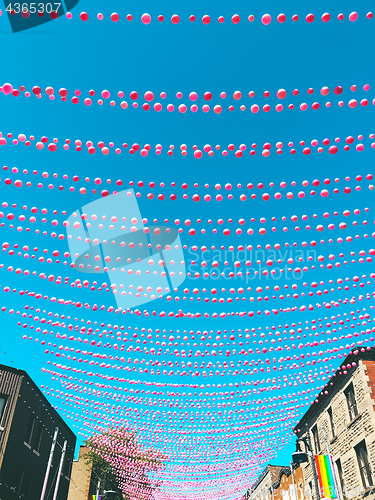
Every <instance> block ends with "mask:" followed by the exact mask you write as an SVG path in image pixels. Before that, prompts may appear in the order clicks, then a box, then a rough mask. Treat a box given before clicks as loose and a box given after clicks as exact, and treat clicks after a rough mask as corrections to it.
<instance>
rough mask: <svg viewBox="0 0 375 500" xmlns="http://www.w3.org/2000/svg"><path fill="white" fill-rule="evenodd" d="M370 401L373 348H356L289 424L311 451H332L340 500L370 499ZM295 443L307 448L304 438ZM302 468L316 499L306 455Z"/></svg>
mask: <svg viewBox="0 0 375 500" xmlns="http://www.w3.org/2000/svg"><path fill="white" fill-rule="evenodd" d="M374 405H375V348H371V349H364V348H356V349H355V350H353V351H352V353H351V354H349V356H347V357H346V359H345V360H344V361H343V363H342V365H341V366H340V368H339V369H338V370H337V371H336V373H335V374H334V376H333V377H332V378H331V379H330V380H329V382H328V383H327V385H326V386H325V387H324V388H323V390H322V391H321V392H320V393H319V395H318V398H317V399H316V400H315V403H314V404H313V405H312V406H310V408H309V410H308V411H307V412H306V413H305V415H304V416H303V417H302V419H301V421H300V422H299V423H298V424H297V426H296V427H295V429H294V432H295V434H296V436H297V437H298V438H302V440H305V441H306V438H310V441H311V447H312V452H313V455H319V454H323V455H325V454H330V455H332V456H333V461H334V469H335V471H334V472H335V478H336V483H337V484H336V489H338V492H339V495H340V498H341V500H346V499H357V498H363V497H366V499H368V500H374V499H375V487H374V481H375V410H374ZM307 444H308V440H307ZM301 448H302V449H303V451H307V449H306V445H305V443H304V441H302V442H301ZM302 469H303V475H304V481H305V485H306V486H308V490H310V491H311V495H312V496H313V498H314V499H316V498H317V493H316V491H315V483H314V477H313V470H312V464H311V459H310V460H309V462H308V463H304V464H302ZM318 498H319V497H318Z"/></svg>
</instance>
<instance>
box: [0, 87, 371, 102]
mask: <svg viewBox="0 0 375 500" xmlns="http://www.w3.org/2000/svg"><path fill="white" fill-rule="evenodd" d="M362 88H363V90H364V91H365V92H367V91H369V90H370V85H369V84H368V83H366V84H364V85H363V86H362ZM357 90H358V87H357V85H351V86H350V91H351V92H356V91H357ZM0 92H3V93H4V95H13V96H14V97H18V96H19V95H20V94H21V93H23V94H24V95H25V97H30V96H32V95H34V96H36V97H37V98H39V99H40V98H42V97H43V95H44V94H45V95H48V97H49V99H50V100H54V99H56V96H55V89H54V88H53V87H51V86H47V87H46V88H45V90H44V92H43V91H42V88H41V87H40V86H39V85H34V86H33V87H32V90H31V91H28V90H26V87H25V86H24V85H20V87H19V88H18V89H17V88H16V87H13V85H12V84H11V83H4V84H3V85H2V86H0ZM343 92H344V87H343V86H341V85H337V86H336V87H334V88H333V93H334V95H336V96H339V95H341V94H342V93H343ZM320 93H321V95H322V96H327V95H328V94H329V93H330V88H329V87H327V86H323V87H321V89H320ZM58 94H59V96H60V98H61V100H62V101H63V102H66V101H67V96H68V94H69V91H68V90H67V89H66V88H60V89H59V91H58ZM81 94H82V91H81V90H79V89H77V90H75V91H74V96H76V97H80V96H81ZM140 94H141V93H140V92H138V91H136V90H132V91H131V92H130V93H129V97H130V99H131V100H132V101H137V100H138V99H139V98H140ZM291 94H292V95H293V96H298V95H299V94H300V91H299V90H298V89H296V88H295V89H293V91H292V92H291ZM307 94H308V95H312V94H314V88H312V87H309V88H308V89H307ZM89 95H90V97H94V96H95V95H96V92H95V90H92V89H91V90H90V91H89ZM100 95H101V97H102V98H103V99H105V100H107V99H109V98H110V97H111V92H110V91H109V90H102V91H101V92H100ZM117 95H118V97H120V98H123V97H124V96H125V93H124V92H123V91H122V90H120V91H118V92H117ZM244 96H246V94H243V93H242V92H241V91H240V90H236V91H234V92H233V99H234V100H236V101H238V100H240V99H241V98H242V97H244ZM248 96H249V97H250V98H253V97H255V92H254V91H253V90H251V91H250V92H249V93H248ZM270 96H271V93H270V92H269V91H268V90H265V91H263V97H265V98H268V97H270ZM275 96H276V97H277V98H278V99H280V100H282V99H285V97H286V96H287V91H286V90H285V89H278V90H277V91H276V92H275ZM166 97H167V93H166V92H161V93H160V98H161V99H165V98H166ZM188 97H189V100H190V101H197V100H198V98H199V94H198V93H197V92H194V91H193V92H190V93H189V96H188ZM220 97H221V99H225V98H226V97H228V94H227V92H220ZM143 98H144V99H145V101H147V102H152V101H153V100H154V99H155V93H154V92H152V91H150V90H147V91H146V92H145V93H144V95H143ZM176 98H177V99H182V98H183V93H182V92H177V93H176ZM212 98H213V93H212V92H210V91H206V92H204V93H203V99H204V100H205V101H211V100H212ZM77 102H78V101H77ZM101 103H103V101H101Z"/></svg>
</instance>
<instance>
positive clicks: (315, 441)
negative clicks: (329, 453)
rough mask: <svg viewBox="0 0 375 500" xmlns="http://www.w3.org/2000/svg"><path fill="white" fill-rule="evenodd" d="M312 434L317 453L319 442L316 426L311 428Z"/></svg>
mask: <svg viewBox="0 0 375 500" xmlns="http://www.w3.org/2000/svg"><path fill="white" fill-rule="evenodd" d="M312 434H313V440H314V448H315V453H316V454H318V453H319V451H320V443H319V433H318V427H317V426H315V427H313V428H312Z"/></svg>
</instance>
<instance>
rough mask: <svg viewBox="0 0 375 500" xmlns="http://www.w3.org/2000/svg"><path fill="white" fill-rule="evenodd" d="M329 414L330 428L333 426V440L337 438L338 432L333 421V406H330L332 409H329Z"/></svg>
mask: <svg viewBox="0 0 375 500" xmlns="http://www.w3.org/2000/svg"><path fill="white" fill-rule="evenodd" d="M327 413H328V418H329V423H330V426H331V434H332V439H334V438H335V437H336V436H337V432H336V427H335V423H334V421H333V410H332V406H330V407H329V408H328V410H327Z"/></svg>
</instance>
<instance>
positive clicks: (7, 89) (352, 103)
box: [0, 83, 375, 114]
mask: <svg viewBox="0 0 375 500" xmlns="http://www.w3.org/2000/svg"><path fill="white" fill-rule="evenodd" d="M350 89H351V91H352V92H355V91H356V90H357V86H356V85H352V86H351V87H350ZM369 89H370V86H369V85H368V84H365V85H364V86H363V90H364V91H368V90H369ZM0 91H2V92H3V93H4V94H5V95H13V96H15V97H18V96H19V95H20V92H24V95H25V96H26V97H30V96H31V95H32V94H34V95H35V96H36V97H37V98H39V99H41V98H42V95H43V94H42V89H41V88H40V87H39V86H34V87H33V89H32V94H31V93H30V92H28V91H26V89H25V87H24V86H20V90H18V89H13V86H12V84H10V83H5V84H4V85H3V86H2V87H0ZM342 92H343V87H341V86H337V87H335V88H334V94H335V95H340V94H342ZM45 93H46V94H47V95H48V96H49V99H51V100H54V99H55V95H54V89H53V88H52V87H47V88H46V90H45ZM307 93H308V94H309V95H311V94H313V93H314V89H313V88H309V89H308V91H307ZM320 93H321V94H322V95H323V96H326V95H328V94H329V88H328V87H322V88H321V90H320ZM74 94H75V95H74V96H73V97H72V99H71V102H72V103H73V104H79V102H80V98H79V96H80V95H81V91H80V90H75V92H74ZM89 94H90V97H87V98H85V99H84V101H83V102H84V104H85V105H86V106H91V105H92V103H93V101H92V99H91V97H92V96H94V95H95V91H94V90H90V91H89ZM292 94H293V96H297V95H299V91H298V89H294V90H293V92H292ZM59 95H60V97H61V100H62V101H67V95H68V91H67V90H66V89H65V88H62V89H60V90H59ZM110 95H111V93H110V92H109V91H108V90H103V91H102V92H101V96H102V98H103V99H109V98H110ZM263 95H264V97H266V98H267V97H269V95H270V93H269V91H264V92H263ZM286 95H287V91H286V90H285V89H279V90H278V91H277V92H276V97H277V98H278V99H279V100H282V99H284V98H285V97H286ZM118 96H119V97H120V98H122V97H124V92H123V91H120V92H118ZM166 96H167V95H166V93H165V92H162V93H161V94H160V97H161V98H162V99H165V98H166ZM254 96H255V92H254V91H250V92H249V97H250V98H253V97H254ZM176 97H177V98H178V99H181V98H182V97H183V95H182V93H181V92H178V93H177V94H176ZM203 97H204V100H205V101H210V100H211V99H212V93H211V92H205V93H204V96H203ZM220 97H221V98H222V99H225V98H226V97H227V94H226V92H221V94H220ZM138 98H139V94H138V92H136V91H132V92H130V99H131V100H132V101H133V103H132V107H133V108H138V107H139V103H138ZM154 98H155V95H154V93H153V92H151V91H147V92H145V94H144V99H145V101H146V102H144V103H143V104H142V109H143V110H144V111H149V110H150V109H151V106H153V109H154V110H155V111H156V112H160V111H162V109H163V105H162V104H161V103H160V102H155V103H154V104H153V105H152V101H153V100H154ZM233 98H234V99H235V100H236V101H238V100H239V99H241V98H242V92H240V91H238V90H237V91H235V92H234V93H233ZM103 99H99V100H98V101H97V103H98V105H103V103H104V101H103ZM189 99H190V100H191V101H196V100H197V99H198V94H197V92H191V93H190V94H189ZM150 103H151V104H150ZM372 103H373V104H375V99H374V100H373V101H372ZM337 104H338V106H339V107H343V106H345V103H344V101H342V100H340V101H338V103H337ZM358 104H360V105H361V106H362V107H366V106H367V105H368V104H369V100H368V99H366V98H363V99H362V100H361V101H360V102H358V100H357V99H350V100H349V101H348V103H347V106H348V107H349V108H351V109H353V108H356V107H357V105H358ZM110 105H111V106H116V101H114V100H111V101H110ZM120 106H121V108H123V109H127V108H128V106H129V105H128V102H127V101H121V103H120ZM331 106H332V103H331V102H330V101H327V102H326V103H325V107H326V108H330V107H331ZM287 108H288V109H289V110H293V109H294V108H295V105H294V104H289V105H288V107H287ZM287 108H286V107H285V108H284V105H283V104H276V106H275V110H276V112H281V111H284V110H285V109H287ZM311 108H312V109H313V110H318V109H319V108H320V103H319V102H318V101H315V102H313V103H312V105H311ZM166 109H167V111H169V112H173V111H175V109H176V110H178V111H179V112H180V113H186V111H187V110H188V106H187V105H186V104H180V105H178V107H177V106H176V107H175V105H174V104H168V105H167V106H166ZM228 109H229V111H234V109H235V108H234V106H233V105H230V106H229V107H228ZM239 109H240V110H241V111H245V110H246V109H247V108H246V106H245V105H244V104H243V105H241V106H240V107H239ZM260 109H261V108H260V106H259V105H258V104H252V105H251V107H250V111H251V113H252V114H256V113H258V112H259V111H260ZM262 109H263V111H264V112H266V113H268V112H269V111H270V110H271V106H270V105H269V104H264V105H263V108H262ZM299 109H300V110H301V111H306V110H307V109H309V105H308V104H307V103H306V102H303V103H301V104H300V105H299ZM212 110H213V111H214V112H215V113H216V114H220V113H221V112H222V111H223V107H222V106H221V105H219V104H217V105H214V106H213V108H212ZM190 111H191V112H193V113H196V112H197V111H199V107H198V106H197V104H192V105H191V106H190ZM202 111H203V112H204V113H208V112H209V111H211V107H210V106H209V105H208V104H204V105H203V106H202Z"/></svg>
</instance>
